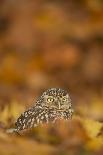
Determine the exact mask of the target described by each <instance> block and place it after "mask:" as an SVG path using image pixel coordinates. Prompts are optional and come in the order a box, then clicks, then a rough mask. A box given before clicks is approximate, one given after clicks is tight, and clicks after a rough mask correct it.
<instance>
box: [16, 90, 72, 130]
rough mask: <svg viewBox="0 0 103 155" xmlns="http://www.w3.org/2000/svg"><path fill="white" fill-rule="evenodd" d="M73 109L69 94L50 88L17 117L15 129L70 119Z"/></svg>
mask: <svg viewBox="0 0 103 155" xmlns="http://www.w3.org/2000/svg"><path fill="white" fill-rule="evenodd" d="M72 114H73V109H72V105H71V99H70V97H69V94H68V93H67V92H66V91H64V90H62V89H60V88H51V89H48V90H47V91H46V92H44V93H43V94H42V96H41V97H40V98H39V99H38V100H37V101H36V104H35V105H34V106H33V107H31V108H30V109H28V110H27V111H25V112H24V113H23V114H21V116H20V117H19V118H18V119H17V121H16V123H15V127H16V130H17V131H20V130H24V129H29V128H33V127H35V126H37V125H38V124H42V123H49V122H55V121H56V120H57V119H65V120H67V119H71V118H72Z"/></svg>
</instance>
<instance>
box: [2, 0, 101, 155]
mask: <svg viewBox="0 0 103 155" xmlns="http://www.w3.org/2000/svg"><path fill="white" fill-rule="evenodd" d="M51 87H60V88H63V89H65V90H67V91H68V92H69V93H70V96H71V98H72V103H73V107H74V110H75V114H74V119H73V121H71V125H69V126H68V123H67V126H68V127H67V126H66V127H65V125H64V124H62V125H61V127H60V128H59V129H58V125H57V126H55V128H53V127H51V126H46V127H45V126H43V127H41V128H37V129H34V130H33V131H32V132H30V133H28V134H27V133H26V134H25V135H23V138H22V136H20V137H18V135H15V134H14V135H13V136H12V140H11V135H8V134H7V133H5V129H7V128H9V127H12V126H13V124H14V122H15V120H16V118H17V117H18V116H19V114H20V113H21V112H23V111H24V110H25V109H27V108H28V107H30V106H31V105H33V104H35V101H36V99H37V97H38V96H40V95H41V94H42V92H43V91H45V90H46V89H48V88H51ZM80 118H83V119H84V121H82V120H81V119H80ZM85 118H86V120H85ZM90 119H91V120H90ZM92 120H93V122H92ZM85 121H86V122H85ZM95 121H96V122H95ZM83 122H85V123H83ZM102 122H103V1H102V0H78V1H76V0H67V1H63V0H52V1H50V0H38V1H35V0H25V1H24V0H21V1H20V0H14V1H12V0H1V1H0V151H1V152H0V154H1V155H3V154H7V155H8V154H12V153H14V154H18V153H19V154H20V153H21V154H22V153H25V154H31V155H32V154H34V152H36V153H37V154H43V153H44V154H60V155H63V154H85V155H86V154H103V151H102V149H101V148H102V146H103V145H102V144H103V142H102V141H103V137H102V138H101V137H99V140H98V139H95V138H96V136H97V135H98V134H100V133H101V131H102V130H103V124H102ZM86 123H87V124H88V125H87V124H86ZM98 123H101V124H98ZM85 125H86V128H85V127H84V126H85ZM92 125H94V126H92ZM99 125H100V126H99ZM88 126H89V127H90V126H91V127H90V129H91V128H92V129H91V130H92V131H91V130H90V132H89V131H88V132H87V130H86V129H87V128H88ZM99 127H100V128H99ZM52 128H53V129H52ZM74 129H75V130H74ZM95 129H96V131H95V132H96V133H95V136H94V137H91V134H89V133H91V132H94V130H95ZM58 130H60V131H58ZM84 130H86V131H84ZM88 130H89V129H88ZM50 135H52V136H50ZM24 137H26V139H24ZM93 138H94V139H93ZM88 139H89V140H92V142H91V141H89V140H88ZM88 141H89V144H88ZM2 142H3V143H2ZM14 142H15V143H16V144H17V145H16V146H14ZM82 144H84V145H82ZM25 146H27V147H26V148H25ZM5 147H7V148H9V149H8V150H5ZM39 147H40V148H41V150H40V149H39ZM18 148H22V149H21V150H22V151H21V150H20V149H18ZM94 148H96V149H94Z"/></svg>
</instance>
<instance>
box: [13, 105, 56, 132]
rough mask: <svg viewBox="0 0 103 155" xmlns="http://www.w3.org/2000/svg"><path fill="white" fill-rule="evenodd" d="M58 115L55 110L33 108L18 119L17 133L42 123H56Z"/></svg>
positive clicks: (16, 124)
mask: <svg viewBox="0 0 103 155" xmlns="http://www.w3.org/2000/svg"><path fill="white" fill-rule="evenodd" d="M56 119H57V113H56V111H55V110H54V109H47V108H38V107H36V106H35V107H33V108H31V109H28V110H27V111H25V112H24V113H23V114H21V116H20V117H19V118H18V119H17V121H16V123H15V126H16V129H17V131H20V130H24V129H30V128H33V127H36V126H37V125H39V124H42V123H48V122H55V120H56Z"/></svg>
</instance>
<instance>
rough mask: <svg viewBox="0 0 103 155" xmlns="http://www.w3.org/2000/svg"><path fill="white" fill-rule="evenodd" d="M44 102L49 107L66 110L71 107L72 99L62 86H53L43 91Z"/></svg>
mask: <svg viewBox="0 0 103 155" xmlns="http://www.w3.org/2000/svg"><path fill="white" fill-rule="evenodd" d="M43 100H44V101H43V103H44V104H45V106H47V107H49V108H56V109H57V110H61V111H62V110H66V109H69V108H70V107H71V99H70V97H69V95H68V93H67V92H66V91H64V90H62V89H60V88H51V89H49V90H47V91H46V92H44V93H43Z"/></svg>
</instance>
